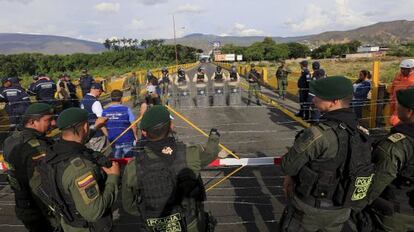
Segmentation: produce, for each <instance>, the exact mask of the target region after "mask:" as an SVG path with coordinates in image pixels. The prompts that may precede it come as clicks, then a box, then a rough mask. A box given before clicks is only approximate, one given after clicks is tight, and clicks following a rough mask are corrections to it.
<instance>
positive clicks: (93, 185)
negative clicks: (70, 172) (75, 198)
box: [75, 172, 99, 205]
mask: <svg viewBox="0 0 414 232" xmlns="http://www.w3.org/2000/svg"><path fill="white" fill-rule="evenodd" d="M75 184H76V188H77V189H78V190H79V193H80V195H81V197H82V199H83V201H84V203H85V204H87V205H89V204H90V203H91V202H92V201H93V200H95V199H96V198H97V197H98V196H99V187H98V183H97V182H96V180H95V177H94V176H93V174H92V172H87V173H86V174H84V175H82V176H80V177H79V178H77V179H76V180H75Z"/></svg>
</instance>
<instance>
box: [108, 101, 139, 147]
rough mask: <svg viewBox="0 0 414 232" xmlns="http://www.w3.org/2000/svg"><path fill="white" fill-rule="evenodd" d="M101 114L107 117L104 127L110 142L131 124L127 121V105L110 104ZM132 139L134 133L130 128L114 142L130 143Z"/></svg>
mask: <svg viewBox="0 0 414 232" xmlns="http://www.w3.org/2000/svg"><path fill="white" fill-rule="evenodd" d="M102 116H103V117H108V122H107V123H106V128H107V129H108V139H109V141H111V142H112V141H113V140H114V139H115V138H116V137H118V136H119V135H120V134H121V133H122V132H123V131H124V130H125V129H127V128H128V127H129V126H130V125H131V123H130V122H129V115H128V107H127V106H123V105H113V106H110V107H108V108H106V109H105V110H104V111H103V114H102ZM134 139H135V137H134V134H133V132H132V129H130V130H128V132H127V133H125V134H124V135H123V136H122V137H121V138H119V139H118V140H117V141H116V142H115V144H121V143H132V142H133V141H134Z"/></svg>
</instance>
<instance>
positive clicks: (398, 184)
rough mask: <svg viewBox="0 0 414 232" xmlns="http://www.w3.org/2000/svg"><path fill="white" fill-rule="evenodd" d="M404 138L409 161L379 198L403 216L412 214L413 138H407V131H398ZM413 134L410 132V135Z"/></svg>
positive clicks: (413, 195) (413, 206)
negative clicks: (406, 141)
mask: <svg viewBox="0 0 414 232" xmlns="http://www.w3.org/2000/svg"><path fill="white" fill-rule="evenodd" d="M404 129H405V128H404ZM396 132H400V133H402V134H404V135H405V136H406V139H408V140H409V141H410V143H411V145H412V146H411V147H410V150H409V153H410V154H411V159H410V160H407V162H406V164H405V165H404V166H402V167H401V171H400V172H399V173H398V174H397V178H395V179H394V180H393V182H392V183H391V184H390V185H388V186H387V187H386V188H385V190H384V191H383V193H382V194H381V198H383V199H385V200H387V201H388V202H390V203H391V205H394V211H395V212H397V213H403V214H410V215H413V214H414V138H412V137H410V136H408V135H407V134H408V133H407V131H404V130H403V129H402V130H399V131H396ZM412 133H413V132H410V134H412Z"/></svg>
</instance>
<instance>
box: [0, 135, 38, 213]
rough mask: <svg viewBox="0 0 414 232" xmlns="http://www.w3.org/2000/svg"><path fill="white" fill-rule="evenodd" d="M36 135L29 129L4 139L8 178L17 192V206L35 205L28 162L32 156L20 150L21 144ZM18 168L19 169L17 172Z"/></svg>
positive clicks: (27, 206)
mask: <svg viewBox="0 0 414 232" xmlns="http://www.w3.org/2000/svg"><path fill="white" fill-rule="evenodd" d="M35 138H36V137H35V136H34V135H33V134H31V133H28V132H27V131H15V132H13V134H12V135H11V136H10V137H8V138H7V139H6V140H5V141H4V144H5V146H4V160H5V161H6V163H7V166H8V169H7V178H8V181H9V184H10V186H11V188H12V189H13V191H14V194H15V200H16V206H17V207H18V208H22V209H27V208H31V207H32V206H34V204H35V202H34V199H33V197H32V194H31V190H30V186H29V179H28V173H27V164H28V162H32V156H28V155H27V154H23V153H21V152H20V149H19V148H21V146H22V145H23V144H25V143H27V142H29V141H30V140H31V139H35ZM16 170H19V171H18V172H16Z"/></svg>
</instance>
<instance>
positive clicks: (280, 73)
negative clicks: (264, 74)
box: [276, 66, 290, 98]
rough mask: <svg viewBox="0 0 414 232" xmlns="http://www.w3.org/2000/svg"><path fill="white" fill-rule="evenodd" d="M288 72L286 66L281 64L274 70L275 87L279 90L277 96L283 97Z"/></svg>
mask: <svg viewBox="0 0 414 232" xmlns="http://www.w3.org/2000/svg"><path fill="white" fill-rule="evenodd" d="M289 73H290V72H289V71H288V70H287V69H286V67H282V66H280V67H279V68H278V69H277V71H276V78H277V89H278V90H279V96H280V97H283V98H285V96H286V89H287V86H288V74H289Z"/></svg>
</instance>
